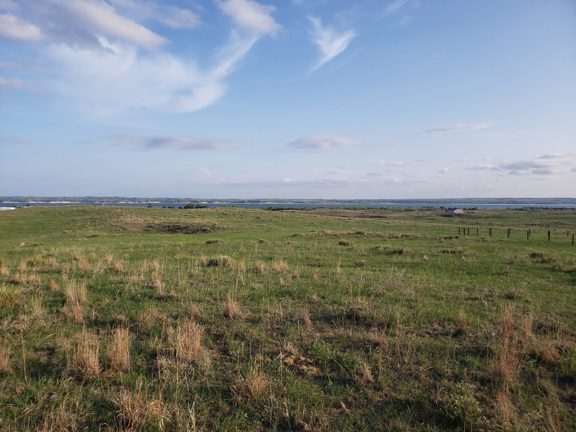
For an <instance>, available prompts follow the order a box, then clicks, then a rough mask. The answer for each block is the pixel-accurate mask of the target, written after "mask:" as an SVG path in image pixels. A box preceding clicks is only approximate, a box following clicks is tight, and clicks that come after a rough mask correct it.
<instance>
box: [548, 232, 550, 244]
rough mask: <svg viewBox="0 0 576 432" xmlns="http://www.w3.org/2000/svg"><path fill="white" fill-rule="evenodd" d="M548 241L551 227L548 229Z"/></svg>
mask: <svg viewBox="0 0 576 432" xmlns="http://www.w3.org/2000/svg"><path fill="white" fill-rule="evenodd" d="M548 241H550V229H548Z"/></svg>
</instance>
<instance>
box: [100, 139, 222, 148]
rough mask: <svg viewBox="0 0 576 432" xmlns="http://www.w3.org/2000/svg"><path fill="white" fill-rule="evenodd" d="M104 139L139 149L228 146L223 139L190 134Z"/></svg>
mask: <svg viewBox="0 0 576 432" xmlns="http://www.w3.org/2000/svg"><path fill="white" fill-rule="evenodd" d="M104 141H105V142H107V143H109V144H110V145H117V146H118V145H120V146H127V147H132V148H135V149H139V150H183V151H201V150H225V149H227V148H229V146H230V143H229V142H228V141H225V140H217V139H203V138H196V137H192V136H141V135H113V136H109V137H107V138H105V139H104Z"/></svg>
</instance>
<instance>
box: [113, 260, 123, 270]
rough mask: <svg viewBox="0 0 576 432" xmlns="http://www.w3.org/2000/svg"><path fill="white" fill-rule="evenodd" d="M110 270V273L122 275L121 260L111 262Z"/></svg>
mask: <svg viewBox="0 0 576 432" xmlns="http://www.w3.org/2000/svg"><path fill="white" fill-rule="evenodd" d="M110 268H111V269H112V271H115V272H116V273H123V272H124V261H122V260H119V259H118V260H114V261H113V262H112V265H111V266H110Z"/></svg>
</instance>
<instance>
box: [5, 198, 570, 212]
mask: <svg viewBox="0 0 576 432" xmlns="http://www.w3.org/2000/svg"><path fill="white" fill-rule="evenodd" d="M186 204H191V205H196V206H206V207H244V208H275V209H289V208H298V209H305V208H320V207H337V208H345V207H364V208H411V209H417V208H440V207H452V208H479V209H519V208H558V209H576V198H486V199H481V198H462V199H425V200H418V199H399V200H305V199H302V200H298V199H294V200H290V199H286V200H283V199H269V200H268V199H255V200H239V199H235V200H217V199H152V198H151V199H146V198H21V197H18V198H13V197H4V198H0V210H8V209H10V208H14V207H27V206H78V205H81V206H117V207H155V208H163V207H183V206H184V205H186Z"/></svg>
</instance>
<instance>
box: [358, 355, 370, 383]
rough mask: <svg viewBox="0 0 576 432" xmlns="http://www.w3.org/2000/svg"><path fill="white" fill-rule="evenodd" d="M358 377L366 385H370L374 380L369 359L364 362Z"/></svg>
mask: <svg viewBox="0 0 576 432" xmlns="http://www.w3.org/2000/svg"><path fill="white" fill-rule="evenodd" d="M358 379H359V381H360V382H361V383H362V384H364V385H370V384H372V383H373V382H374V376H373V375H372V371H371V370H370V365H369V364H368V362H367V361H363V362H362V365H361V366H360V371H359V372H358Z"/></svg>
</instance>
